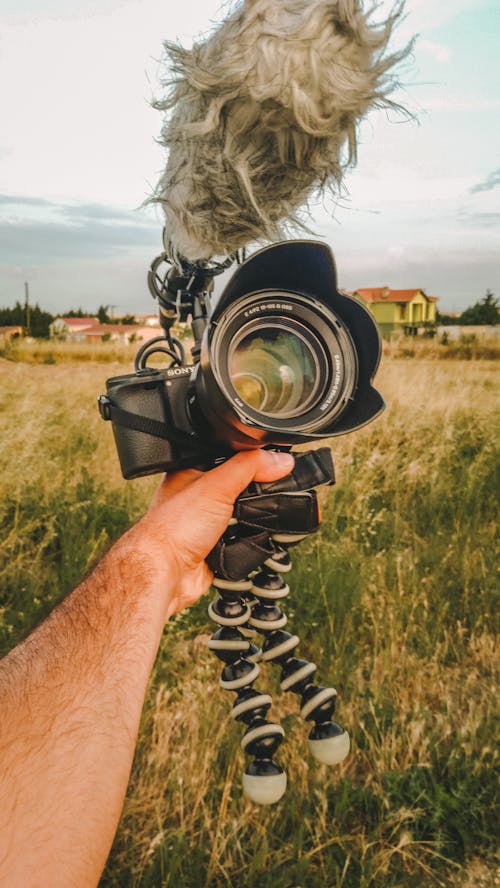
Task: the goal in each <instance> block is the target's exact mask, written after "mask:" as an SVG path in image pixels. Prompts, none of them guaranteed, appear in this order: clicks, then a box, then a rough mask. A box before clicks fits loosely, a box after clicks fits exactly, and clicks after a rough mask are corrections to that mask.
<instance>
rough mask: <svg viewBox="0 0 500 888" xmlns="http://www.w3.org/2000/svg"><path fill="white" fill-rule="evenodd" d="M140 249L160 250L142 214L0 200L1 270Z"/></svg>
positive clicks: (157, 235) (154, 223)
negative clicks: (9, 267)
mask: <svg viewBox="0 0 500 888" xmlns="http://www.w3.org/2000/svg"><path fill="white" fill-rule="evenodd" d="M2 217H3V218H2ZM141 246H150V247H151V251H152V253H154V250H155V249H156V251H157V252H159V251H160V250H161V222H160V221H159V220H155V219H153V218H151V217H150V216H147V215H146V213H145V212H137V211H136V212H134V211H132V210H125V209H121V208H119V207H114V206H112V205H106V204H98V203H81V204H79V203H69V202H68V203H56V202H53V201H50V200H46V199H45V198H39V197H31V196H25V195H19V196H17V195H8V194H0V263H2V264H4V265H11V264H12V263H28V264H30V265H32V264H38V263H39V264H42V265H45V264H48V263H50V262H52V261H54V260H55V259H71V258H77V257H78V258H85V257H88V258H91V257H92V258H94V257H96V256H108V257H110V256H111V255H113V254H116V253H120V252H123V251H126V250H130V249H133V248H134V247H141Z"/></svg>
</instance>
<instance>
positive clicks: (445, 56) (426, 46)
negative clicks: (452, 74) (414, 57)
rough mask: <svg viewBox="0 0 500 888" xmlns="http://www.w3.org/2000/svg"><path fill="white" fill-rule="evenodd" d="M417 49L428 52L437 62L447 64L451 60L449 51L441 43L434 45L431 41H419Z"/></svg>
mask: <svg viewBox="0 0 500 888" xmlns="http://www.w3.org/2000/svg"><path fill="white" fill-rule="evenodd" d="M418 48H419V49H423V50H424V52H428V53H429V54H430V55H432V56H433V58H435V59H436V61H437V62H449V61H450V59H451V55H452V53H451V49H449V47H448V46H444V44H442V43H434V42H433V41H432V40H419V41H418Z"/></svg>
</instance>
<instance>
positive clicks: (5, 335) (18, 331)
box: [0, 325, 23, 345]
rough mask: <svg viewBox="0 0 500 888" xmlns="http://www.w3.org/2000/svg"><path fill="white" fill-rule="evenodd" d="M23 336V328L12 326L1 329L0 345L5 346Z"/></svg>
mask: <svg viewBox="0 0 500 888" xmlns="http://www.w3.org/2000/svg"><path fill="white" fill-rule="evenodd" d="M22 335H23V328H22V327H16V326H14V325H12V326H11V327H0V345H3V344H5V343H6V342H8V341H9V339H17V338H18V337H19V336H22Z"/></svg>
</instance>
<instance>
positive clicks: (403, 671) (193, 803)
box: [0, 357, 499, 888]
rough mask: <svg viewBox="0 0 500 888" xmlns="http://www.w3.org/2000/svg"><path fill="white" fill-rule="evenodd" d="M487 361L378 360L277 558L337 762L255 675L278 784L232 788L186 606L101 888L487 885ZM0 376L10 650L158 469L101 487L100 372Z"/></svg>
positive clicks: (235, 738) (110, 469)
mask: <svg viewBox="0 0 500 888" xmlns="http://www.w3.org/2000/svg"><path fill="white" fill-rule="evenodd" d="M498 367H499V365H498V364H496V363H494V362H488V361H482V362H471V361H462V362H460V361H455V362H453V363H448V362H441V361H439V362H436V361H434V360H414V361H408V360H405V359H396V358H392V357H388V358H386V359H385V361H384V362H383V365H382V368H381V371H380V373H379V377H378V380H377V381H378V384H379V385H380V388H381V389H382V391H383V393H384V395H385V398H386V400H387V402H388V405H389V406H388V408H387V410H386V412H385V414H384V415H383V417H382V418H380V419H379V420H378V421H377V422H376V423H373V424H372V425H371V426H369V427H367V428H366V429H364V430H361V431H360V432H358V433H356V434H354V435H351V436H348V437H343V438H338V439H335V440H334V441H332V447H333V452H334V459H335V463H336V467H337V476H338V482H337V485H336V487H335V488H333V490H330V491H328V492H327V493H325V494H324V495H323V499H324V504H323V513H324V520H323V526H322V529H321V532H320V533H319V534H318V535H317V536H315V537H311V538H310V539H309V540H306V541H304V543H302V544H301V546H300V547H299V548H298V549H297V550H295V551H294V552H293V561H294V568H293V571H292V575H291V580H290V583H291V588H292V593H291V595H290V598H289V599H288V600H287V602H288V606H287V608H286V610H287V613H288V615H289V619H290V626H291V629H292V630H293V631H297V632H298V634H299V635H300V637H301V648H300V651H301V653H302V655H303V656H306V657H307V658H308V659H313V660H314V661H315V662H316V664H317V665H318V675H319V678H320V680H321V681H322V682H323V683H326V684H328V683H332V684H334V685H335V687H336V688H337V690H338V692H339V705H338V715H337V718H338V720H339V721H340V722H341V723H342V724H343V725H345V726H346V727H347V728H348V730H349V731H350V733H351V737H352V740H353V750H352V752H351V755H350V756H349V757H348V759H347V760H346V762H345V763H344V764H343V765H342V766H340V767H339V768H336V769H326V768H324V767H322V766H317V765H315V764H314V763H313V762H312V760H311V759H310V757H309V755H308V753H307V743H306V737H307V729H306V728H305V726H304V724H303V723H302V722H301V720H300V719H299V718H298V715H297V705H296V698H295V697H293V695H278V694H276V691H277V688H278V676H277V675H276V673H275V672H274V673H273V671H272V670H271V669H269V670H263V671H262V675H261V678H260V679H259V687H261V688H269V689H270V690H271V692H273V694H276V695H275V697H274V699H275V703H274V706H273V709H272V710H271V713H272V714H273V715H274V716H275V717H277V718H280V720H281V722H282V724H283V726H284V727H285V729H286V731H287V743H286V744H285V745H284V746H283V747H282V751H281V755H280V758H281V761H282V762H283V764H284V765H285V766H286V768H287V771H288V775H289V788H288V790H287V794H286V796H285V798H284V800H283V801H282V802H281V803H279V805H277V806H275V807H273V808H270V809H260V808H255V807H254V806H253V805H251V804H250V803H249V802H248V801H246V800H245V798H244V796H243V795H242V792H241V787H240V780H241V778H240V774H241V769H242V767H243V766H244V760H243V755H242V753H241V752H240V750H239V740H240V737H241V729H240V727H239V726H238V725H234V724H233V723H232V721H231V719H230V717H229V711H230V706H231V699H232V698H231V697H230V695H229V694H227V693H225V692H222V691H219V689H218V677H219V672H220V664H219V663H218V661H217V660H216V659H215V658H214V657H212V656H210V655H209V654H208V652H207V651H206V644H205V642H206V640H207V638H208V637H209V634H210V633H211V631H212V630H211V627H210V626H209V625H208V622H207V617H206V605H207V602H206V601H202V602H200V603H199V605H197V606H196V607H195V608H193V609H192V610H191V611H190V612H189V613H186V614H183V615H181V616H180V617H179V618H178V619H177V620H174V621H173V622H172V623H170V624H169V625H168V626H167V628H166V631H165V634H164V639H163V642H162V647H161V651H160V654H159V657H158V660H157V664H156V669H155V673H154V676H153V677H152V681H151V685H150V690H149V693H148V697H147V701H146V705H145V710H144V717H143V723H142V728H141V737H140V742H139V746H138V749H137V755H136V760H135V764H134V770H133V775H132V779H131V784H130V788H129V793H128V798H127V802H126V806H125V810H124V814H123V818H122V823H121V826H120V830H119V832H118V835H117V838H116V842H115V846H114V849H113V852H112V854H111V857H110V860H109V862H108V866H107V869H106V872H105V874H104V876H103V879H102V885H103V886H120V888H122V886H145V888H152V886H170V885H177V886H179V885H181V886H187V888H199V886H219V885H220V886H234V885H238V886H242V888H246V886H248V888H250V886H252V888H253V886H257V885H258V886H264V888H271V886H272V888H292V886H296V888H298V886H302V888H316V886H317V888H320V886H321V888H324V886H332V888H333V886H346V888H368V886H370V888H372V886H373V888H375V886H381V888H382V886H383V888H396V886H405V888H406V886H408V888H412V886H432V885H443V886H444V885H458V884H461V880H462V878H463V877H464V875H465V873H466V872H467V867H468V865H469V862H470V861H472V860H473V861H476V860H477V858H480V859H481V861H482V863H481V866H483V867H486V872H487V873H488V874H489V875H490V876H491V879H492V884H493V875H492V874H493V872H494V861H495V859H496V857H495V855H496V852H497V849H498V843H497V836H498V834H499V824H498V821H497V820H495V817H496V816H497V812H498V795H497V786H498V752H497V748H496V745H495V739H496V738H497V736H498V706H497V702H496V693H497V688H498V684H497V679H498V675H497V669H498V662H499V659H498V649H497V644H496V632H497V628H498V627H497V620H498V600H497V597H496V594H497V589H498V573H497V565H498V558H497V552H498V550H497V549H496V548H495V547H496V546H497V542H498V538H497V526H498V510H497V494H498V446H497V436H496V434H495V432H496V430H497V429H498V414H499V408H498V405H497V401H496V398H495V383H496V382H497V381H498ZM108 371H109V373H110V375H111V374H114V373H115V372H122V371H123V365H112V366H110V367H109V368H108V367H107V368H106V373H107V372H108ZM0 374H1V376H2V393H1V399H0V422H1V424H2V441H3V442H4V446H3V447H2V449H1V452H0V468H1V470H2V471H1V477H2V481H1V482H0V493H1V503H2V505H1V506H0V526H1V527H2V537H3V541H2V544H1V548H0V584H1V587H2V608H3V610H2V611H1V616H0V640H1V643H2V646H3V649H4V650H5V649H7V648H8V647H9V646H10V645H12V644H13V643H15V640H16V639H17V638H18V637H20V635H22V633H23V632H25V631H27V629H28V628H29V627H30V626H31V625H32V624H33V622H34V621H36V620H37V619H38V618H39V617H40V616H41V615H43V613H45V612H46V610H47V609H48V607H50V606H51V604H52V602H53V601H54V600H56V599H57V597H58V596H60V595H61V594H62V593H63V592H64V591H66V590H67V589H69V588H70V587H71V586H72V585H73V584H74V583H75V582H76V581H77V579H78V577H79V576H80V575H81V573H82V572H83V571H84V570H86V568H87V567H88V566H89V565H90V564H91V563H92V561H93V560H94V559H95V558H96V557H97V556H98V554H99V552H100V551H102V550H103V548H104V547H105V546H106V545H107V544H108V542H109V540H110V539H112V538H114V537H115V536H117V535H118V534H119V533H121V532H122V530H123V529H124V528H125V527H126V526H127V525H128V523H129V522H130V521H132V520H133V519H134V518H135V516H137V515H138V514H139V513H140V511H141V510H142V508H143V507H144V504H145V502H146V501H147V498H148V497H149V495H150V492H151V489H152V487H154V485H155V483H156V481H155V480H154V479H141V480H140V481H137V482H132V483H128V484H127V483H125V482H123V481H122V479H121V477H120V476H119V471H118V468H117V462H116V457H115V454H114V450H113V444H112V440H111V432H110V429H109V426H108V425H106V424H104V423H102V422H101V421H100V419H99V417H98V415H97V411H96V408H95V403H94V399H95V396H96V394H98V393H99V392H100V391H101V390H103V381H104V380H103V367H102V366H99V365H98V364H93V363H89V364H86V365H85V366H77V365H75V366H73V365H56V366H43V365H42V366H36V367H35V366H32V365H31V366H30V365H27V364H24V363H10V362H9V363H7V362H3V363H1V362H0ZM474 866H477V863H474Z"/></svg>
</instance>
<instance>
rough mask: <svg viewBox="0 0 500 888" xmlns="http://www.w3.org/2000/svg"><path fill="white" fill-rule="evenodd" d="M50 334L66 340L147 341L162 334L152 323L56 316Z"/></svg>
mask: <svg viewBox="0 0 500 888" xmlns="http://www.w3.org/2000/svg"><path fill="white" fill-rule="evenodd" d="M50 335H51V337H52V338H54V339H64V340H65V341H66V342H110V341H111V342H122V343H124V344H127V343H129V342H146V341H148V340H149V339H154V337H155V336H159V335H161V330H160V329H159V327H158V326H156V327H154V326H152V325H150V324H100V323H99V320H98V318H94V317H89V318H56V319H55V321H53V322H52V324H51V325H50Z"/></svg>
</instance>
